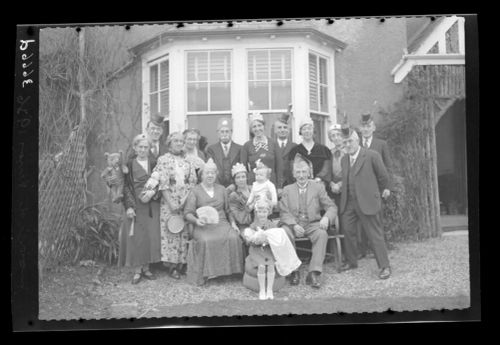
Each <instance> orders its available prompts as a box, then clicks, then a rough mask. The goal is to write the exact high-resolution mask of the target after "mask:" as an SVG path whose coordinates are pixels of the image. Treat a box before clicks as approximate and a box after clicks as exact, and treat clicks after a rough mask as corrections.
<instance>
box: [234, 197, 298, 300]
mask: <svg viewBox="0 0 500 345" xmlns="http://www.w3.org/2000/svg"><path fill="white" fill-rule="evenodd" d="M271 210H272V207H271V202H270V201H269V200H268V199H267V198H261V199H259V200H258V201H257V202H256V203H255V211H254V213H255V219H254V222H253V223H252V224H251V225H250V227H249V228H246V229H245V230H244V232H243V237H244V239H245V240H246V242H247V243H248V244H250V248H249V256H251V257H252V259H253V261H255V262H256V263H257V264H258V267H257V280H258V282H259V299H261V300H264V299H274V295H273V284H274V277H275V272H276V271H275V269H276V270H277V271H278V273H279V274H280V275H282V276H287V275H288V274H290V273H291V272H292V271H294V270H296V269H297V268H298V267H299V266H300V264H301V261H300V260H299V258H298V257H297V254H296V252H295V249H294V248H293V245H292V243H291V242H290V239H289V238H288V236H287V235H286V233H285V230H283V228H278V227H277V221H274V222H273V221H271V220H269V219H268V216H269V215H270V214H271ZM266 280H267V281H266Z"/></svg>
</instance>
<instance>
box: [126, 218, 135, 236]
mask: <svg viewBox="0 0 500 345" xmlns="http://www.w3.org/2000/svg"><path fill="white" fill-rule="evenodd" d="M134 223H135V217H134V218H132V222H131V223H130V231H129V233H128V235H129V236H134Z"/></svg>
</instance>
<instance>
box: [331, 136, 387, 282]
mask: <svg viewBox="0 0 500 345" xmlns="http://www.w3.org/2000/svg"><path fill="white" fill-rule="evenodd" d="M342 133H343V136H344V147H345V150H346V153H347V154H346V155H345V156H344V157H343V158H342V190H341V194H340V195H341V197H340V215H341V218H342V224H343V229H344V232H345V233H344V235H345V237H344V243H345V256H346V261H347V262H346V263H345V264H344V265H343V267H342V268H343V270H348V269H353V268H357V266H358V261H357V260H358V250H357V231H358V226H357V224H358V222H361V224H362V225H363V231H364V232H365V233H366V236H367V237H368V239H369V240H370V242H371V244H372V247H373V251H374V253H375V259H376V260H377V264H378V266H379V269H380V272H379V278H380V279H387V278H389V277H390V275H391V268H390V264H389V256H388V254H387V248H386V244H385V239H384V231H383V228H382V224H381V222H380V217H379V213H380V209H381V206H382V201H381V199H382V198H384V199H385V198H387V197H388V196H389V195H390V191H389V189H388V187H389V174H388V173H387V169H386V168H385V165H384V163H383V161H382V157H381V156H380V154H379V153H378V152H376V151H374V150H369V149H366V148H363V147H360V145H359V137H358V134H357V133H356V132H355V131H353V130H352V129H351V128H349V127H344V128H343V129H342Z"/></svg>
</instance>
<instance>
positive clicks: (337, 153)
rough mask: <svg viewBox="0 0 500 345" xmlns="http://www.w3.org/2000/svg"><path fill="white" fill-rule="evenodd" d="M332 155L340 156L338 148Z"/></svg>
mask: <svg viewBox="0 0 500 345" xmlns="http://www.w3.org/2000/svg"><path fill="white" fill-rule="evenodd" d="M333 156H334V157H335V158H337V159H338V158H339V157H340V150H337V151H335V153H334V154H333Z"/></svg>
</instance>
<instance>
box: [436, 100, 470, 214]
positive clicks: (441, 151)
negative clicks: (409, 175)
mask: <svg viewBox="0 0 500 345" xmlns="http://www.w3.org/2000/svg"><path fill="white" fill-rule="evenodd" d="M436 151H437V170H438V185H439V202H440V208H441V215H467V145H466V128H465V100H464V99H462V100H456V101H455V102H454V103H453V104H452V105H451V106H450V107H449V108H448V109H447V110H446V111H445V113H444V114H443V115H442V116H441V118H440V119H439V120H438V123H437V124H436Z"/></svg>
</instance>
